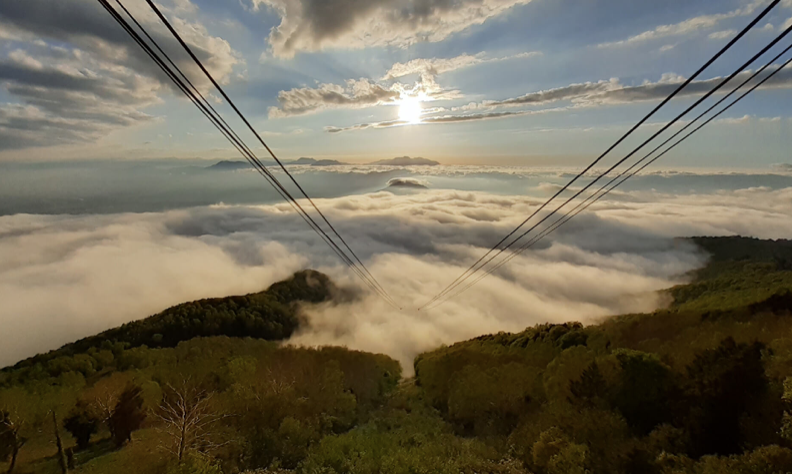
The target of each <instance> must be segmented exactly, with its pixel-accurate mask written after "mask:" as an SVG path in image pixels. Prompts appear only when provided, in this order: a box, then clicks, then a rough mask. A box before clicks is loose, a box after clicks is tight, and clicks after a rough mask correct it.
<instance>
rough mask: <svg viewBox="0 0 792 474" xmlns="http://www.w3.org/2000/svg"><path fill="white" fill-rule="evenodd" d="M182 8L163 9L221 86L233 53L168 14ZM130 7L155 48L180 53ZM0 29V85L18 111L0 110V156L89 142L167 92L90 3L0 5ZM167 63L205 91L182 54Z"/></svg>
mask: <svg viewBox="0 0 792 474" xmlns="http://www.w3.org/2000/svg"><path fill="white" fill-rule="evenodd" d="M190 5H191V4H190V3H189V2H184V1H180V2H176V5H175V6H174V5H173V4H171V3H166V5H165V6H164V8H165V9H166V11H167V13H168V14H169V15H170V16H171V18H172V20H173V22H174V24H175V26H176V27H177V28H178V29H179V30H180V31H181V32H182V34H183V35H184V37H185V40H186V41H187V42H188V43H189V44H190V45H191V47H192V48H193V49H194V50H195V51H196V54H197V55H198V56H199V57H201V58H202V60H203V61H204V62H205V64H206V65H207V67H208V68H209V69H210V70H211V71H212V72H213V73H214V74H215V75H216V76H217V77H219V78H220V80H221V81H227V80H228V78H229V77H230V74H231V72H232V69H233V67H234V65H235V64H237V63H239V62H240V60H239V59H238V55H237V54H236V53H234V51H233V50H232V49H231V47H230V45H229V44H228V43H227V42H225V41H224V40H222V39H220V38H216V37H212V36H209V35H208V34H207V33H206V31H205V29H203V27H202V26H201V25H200V24H197V23H194V22H188V21H186V20H183V19H181V18H179V17H178V16H174V13H175V12H185V8H186V9H187V10H189V8H187V7H188V6H190ZM132 6H133V7H134V8H131V9H132V11H133V13H134V14H135V15H136V16H137V17H138V19H139V20H140V21H141V22H142V23H143V24H144V25H146V26H147V27H148V28H149V29H150V33H151V34H152V36H153V37H154V38H155V39H156V40H157V41H158V42H159V43H160V45H161V46H162V47H163V48H165V49H166V50H167V51H171V52H174V51H179V50H180V46H179V45H178V43H177V42H176V40H175V39H174V38H172V37H171V36H170V35H169V34H168V33H167V31H165V30H164V29H163V28H162V27H161V26H158V22H157V21H156V18H155V17H154V15H153V13H152V12H150V11H148V10H147V9H144V8H143V6H142V5H138V4H134V5H132ZM132 6H130V7H132ZM0 29H4V30H5V31H6V36H7V37H8V38H7V39H8V40H9V42H10V43H11V44H13V45H14V48H15V49H13V50H12V51H11V52H10V53H9V54H8V56H7V57H6V58H4V59H2V58H0V84H2V85H3V86H4V87H5V88H6V90H7V91H8V92H9V94H10V95H11V96H12V97H14V98H15V99H16V100H17V101H19V102H20V103H22V104H24V105H25V107H20V106H17V105H11V104H5V105H0V109H2V110H0V136H2V137H5V138H7V139H4V140H2V141H0V143H1V144H0V150H1V149H9V148H26V147H31V146H49V145H57V144H70V143H78V142H85V141H93V140H96V139H97V138H99V137H101V136H103V135H105V134H107V133H108V132H109V131H111V130H113V129H115V128H118V127H125V126H130V125H135V124H137V123H141V122H144V121H147V120H150V119H151V117H150V116H149V115H147V114H145V113H144V112H142V109H144V108H146V107H148V106H150V105H152V104H154V103H156V102H157V101H158V94H159V93H160V92H161V91H162V90H163V89H165V90H173V91H175V89H173V86H172V85H171V84H170V83H169V81H168V79H167V78H166V77H165V76H164V75H163V73H162V72H161V71H160V70H159V69H158V68H157V66H156V65H155V64H154V63H153V62H152V61H151V60H150V59H149V58H148V56H147V55H146V54H145V53H144V52H143V50H141V49H140V48H139V47H138V46H137V45H135V44H134V43H132V41H131V40H130V38H129V37H128V36H127V34H126V33H125V32H124V31H123V30H122V29H121V28H120V27H119V26H118V25H117V24H116V23H115V22H114V21H112V19H111V18H110V16H109V15H108V14H107V12H106V11H104V9H102V8H101V6H100V5H99V4H98V2H95V1H92V0H63V1H58V2H49V1H45V0H8V1H5V2H2V3H0ZM173 58H174V59H175V60H176V62H177V64H179V66H180V67H181V68H182V69H183V70H185V71H186V72H188V73H190V75H191V76H192V77H193V78H194V83H195V84H197V85H198V86H199V87H202V88H204V89H206V87H207V86H208V81H207V80H205V79H202V77H203V76H202V75H201V74H198V73H196V71H197V68H196V67H195V66H194V65H193V64H192V62H191V60H190V59H189V58H188V57H187V56H186V54H173ZM16 131H22V133H20V134H16V135H15V133H16Z"/></svg>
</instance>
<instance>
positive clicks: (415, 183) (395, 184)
mask: <svg viewBox="0 0 792 474" xmlns="http://www.w3.org/2000/svg"><path fill="white" fill-rule="evenodd" d="M387 187H389V188H416V189H428V188H429V182H428V181H426V180H425V179H417V178H391V179H389V180H388V186H387Z"/></svg>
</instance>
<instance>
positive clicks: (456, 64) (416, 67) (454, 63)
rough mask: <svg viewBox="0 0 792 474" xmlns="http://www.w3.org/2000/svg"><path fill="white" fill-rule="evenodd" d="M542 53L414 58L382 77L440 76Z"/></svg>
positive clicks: (384, 78)
mask: <svg viewBox="0 0 792 474" xmlns="http://www.w3.org/2000/svg"><path fill="white" fill-rule="evenodd" d="M541 55H542V53H540V52H538V51H530V52H524V53H519V54H515V55H512V56H505V57H500V58H487V57H486V53H479V54H476V55H475V56H471V55H469V54H462V55H459V56H455V57H453V58H431V59H425V58H419V59H412V60H410V61H408V62H406V63H396V64H394V65H393V66H391V68H390V69H389V70H388V72H387V73H385V75H384V76H383V77H382V80H383V81H387V80H389V79H395V78H397V77H403V76H407V75H410V74H421V75H430V76H438V75H440V74H443V73H446V72H449V71H454V70H457V69H462V68H465V67H468V66H474V65H476V64H482V63H488V62H497V61H508V60H510V59H524V58H531V57H536V56H541Z"/></svg>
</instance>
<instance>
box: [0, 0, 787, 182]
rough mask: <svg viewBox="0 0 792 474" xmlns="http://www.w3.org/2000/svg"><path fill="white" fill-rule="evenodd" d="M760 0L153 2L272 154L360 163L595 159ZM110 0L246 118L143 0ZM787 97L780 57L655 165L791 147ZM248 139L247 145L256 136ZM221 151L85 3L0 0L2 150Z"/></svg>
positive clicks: (756, 43) (780, 25)
mask: <svg viewBox="0 0 792 474" xmlns="http://www.w3.org/2000/svg"><path fill="white" fill-rule="evenodd" d="M767 4H769V1H768V0H717V1H715V0H668V1H663V2H635V1H631V0H587V1H582V0H456V1H450V0H233V1H216V0H163V1H162V2H160V3H159V5H160V6H161V7H162V9H163V12H164V13H165V15H166V16H167V17H168V18H170V19H171V21H172V22H173V24H174V26H175V27H176V28H177V30H179V31H180V33H181V34H182V35H183V36H184V37H185V40H186V41H187V42H188V43H189V44H190V45H191V46H192V47H193V48H195V49H196V51H198V53H199V55H200V56H201V57H202V59H203V61H204V62H205V63H206V65H207V66H208V68H209V69H210V70H211V71H212V73H213V74H214V75H215V76H216V77H217V78H218V79H219V80H220V81H221V83H222V84H223V85H224V87H225V88H226V90H227V92H228V94H229V96H230V97H231V98H232V99H233V100H234V101H235V102H236V103H237V104H238V105H239V106H240V108H241V109H242V111H243V112H244V113H245V115H246V116H247V117H248V118H249V119H250V120H251V122H252V124H253V125H254V127H255V128H256V130H258V131H260V132H261V134H262V136H263V138H264V139H265V140H266V141H267V142H268V144H269V145H270V146H271V147H272V148H273V149H274V150H275V151H276V153H278V154H279V155H280V156H281V157H283V158H299V157H302V156H307V157H314V158H319V159H322V158H327V159H339V160H342V161H345V162H352V163H363V162H367V161H371V160H373V159H379V158H390V157H393V156H403V155H409V156H422V157H426V158H430V159H435V160H437V161H440V162H441V163H444V164H466V165H512V166H580V165H582V164H585V163H586V162H588V161H590V160H591V159H592V158H593V157H595V156H596V155H598V154H599V152H601V151H603V150H604V149H605V148H607V146H608V145H610V144H611V143H612V142H613V141H614V140H615V139H616V138H618V136H619V135H620V134H621V133H623V132H624V131H626V130H627V129H628V128H629V127H630V126H631V125H632V124H633V123H635V122H636V121H637V120H638V119H639V118H641V117H642V116H643V115H644V114H645V113H647V112H648V111H649V110H651V108H652V107H653V106H654V105H656V103H658V102H659V101H660V100H661V99H662V98H663V97H665V96H666V95H667V94H668V93H669V92H670V91H671V90H672V89H673V88H674V87H675V85H677V84H678V83H679V82H680V81H683V80H684V78H686V77H688V76H689V75H690V74H692V73H693V72H694V71H695V70H696V69H697V68H698V67H699V66H700V65H701V64H703V63H704V62H705V61H706V60H707V59H708V58H709V57H710V56H711V55H712V54H714V53H715V52H716V51H717V50H718V49H720V48H721V47H722V46H723V45H724V44H725V43H726V42H727V41H728V40H729V39H730V38H731V37H733V36H734V35H735V34H736V32H737V31H739V30H741V29H742V28H743V27H744V26H745V25H747V24H748V22H749V21H750V20H751V19H752V18H753V16H755V15H756V14H758V13H759V11H761V9H763V8H764V7H765V6H766V5H767ZM114 5H116V6H117V4H114ZM124 5H125V6H126V7H128V8H129V9H130V11H131V12H132V13H133V14H134V15H135V16H136V18H138V19H139V20H140V21H141V23H142V24H143V25H144V26H145V27H146V28H147V30H148V31H150V32H151V34H152V35H153V36H154V38H155V39H157V40H158V42H160V44H161V45H162V47H163V48H164V49H165V50H166V51H167V52H168V53H169V54H171V55H172V57H173V58H174V60H175V61H176V62H177V64H179V65H180V66H181V67H183V68H184V69H185V71H186V72H187V74H188V75H189V76H190V78H191V79H192V80H193V81H194V82H195V83H196V84H197V85H198V87H199V88H201V90H202V91H203V92H204V93H206V94H207V95H208V96H209V97H210V99H211V100H213V101H215V103H216V104H217V106H218V108H219V110H221V111H222V112H223V113H224V114H225V116H226V117H227V118H228V119H229V120H230V121H231V123H232V124H233V125H234V127H235V128H237V129H238V130H241V129H242V124H241V123H240V122H239V121H238V120H236V117H232V114H231V110H230V109H229V108H228V104H226V103H224V101H223V100H221V99H220V97H219V94H218V93H217V91H215V90H213V89H212V88H211V87H210V84H209V83H208V81H207V80H206V79H205V78H204V77H202V76H201V75H200V72H199V71H198V70H197V68H195V67H194V65H193V64H192V63H191V62H190V60H189V58H188V57H187V56H186V55H185V54H184V52H183V51H182V50H181V49H180V48H179V46H178V44H177V43H176V42H175V41H174V39H173V38H172V37H171V36H170V35H169V33H168V32H167V30H165V29H164V27H163V25H162V24H161V23H160V22H159V21H158V19H157V18H156V16H155V15H154V14H153V13H152V11H151V10H150V9H148V7H147V5H146V3H145V1H144V0H125V1H124ZM790 22H792V1H790V0H784V1H783V2H782V5H781V6H780V7H778V8H777V9H776V10H774V11H773V12H772V13H771V14H770V15H768V16H767V17H766V18H765V19H764V20H763V21H762V22H761V23H760V24H759V25H757V27H756V28H755V30H754V31H752V32H751V33H750V34H748V35H747V36H746V37H745V38H744V39H743V40H741V41H740V42H739V43H738V44H737V46H735V48H733V50H731V51H730V52H729V53H727V54H726V55H724V57H722V58H721V60H719V61H718V62H716V63H715V64H713V66H712V67H711V68H709V69H708V70H707V71H705V72H704V73H703V75H702V76H701V77H700V79H701V82H699V83H696V84H694V87H692V88H691V89H690V90H691V92H690V93H689V94H682V97H680V98H679V99H678V100H675V101H674V102H672V103H671V104H670V106H669V107H667V108H666V109H664V110H663V111H662V112H661V113H659V114H658V115H657V116H655V117H654V118H653V119H651V120H650V123H649V124H648V126H647V127H646V128H645V129H642V130H640V131H639V133H638V134H637V135H636V140H638V139H640V138H641V137H645V136H648V135H649V134H650V133H652V132H654V131H655V130H657V128H658V124H662V123H664V122H665V121H667V120H669V119H670V118H671V117H673V116H674V115H675V114H676V113H678V112H679V111H680V110H682V109H683V107H686V106H687V105H689V104H690V103H691V102H692V101H693V100H694V99H696V98H698V96H700V95H701V94H702V91H703V90H706V88H707V87H708V86H709V87H711V85H712V84H714V82H715V81H713V79H716V78H718V77H721V76H724V75H728V74H729V73H730V72H731V71H732V70H733V69H734V68H735V67H737V66H738V65H739V64H741V63H742V62H744V61H745V60H746V59H747V58H749V57H750V56H751V55H752V54H754V53H755V52H756V51H758V50H759V49H760V48H761V47H762V46H764V45H765V44H766V43H767V42H769V41H770V40H771V39H772V38H774V37H775V35H777V34H779V33H780V32H781V31H782V30H783V29H784V28H785V27H787V26H789V25H790ZM785 41H787V42H788V41H789V40H785ZM785 41H782V42H781V43H780V44H779V46H778V48H777V49H774V50H773V51H771V52H770V53H768V56H767V58H765V61H767V60H768V59H769V58H770V57H772V56H771V55H774V54H775V52H778V51H780V49H781V48H783V47H785V46H786V45H787V42H785ZM785 58H786V57H784V58H783V59H785ZM761 64H763V63H759V64H758V65H754V66H753V68H754V69H755V68H757V67H759V65H761ZM790 100H792V71H786V70H785V71H782V72H781V73H779V74H778V76H777V77H776V78H775V79H774V80H773V82H772V83H768V86H767V87H766V88H765V89H764V90H759V91H757V92H756V93H755V94H752V95H751V96H749V98H748V99H747V100H745V101H744V102H743V103H741V104H739V105H738V106H736V107H735V108H734V109H733V110H730V111H729V112H728V113H727V114H725V115H724V116H722V117H721V119H719V120H718V121H716V122H714V123H713V124H711V125H710V126H709V127H708V128H706V129H704V130H703V131H702V132H701V133H699V134H697V135H696V136H695V137H694V138H692V139H691V140H689V141H688V142H686V143H685V145H684V154H681V153H674V154H671V155H670V156H668V157H667V158H666V159H665V162H666V163H667V164H668V165H669V166H675V167H742V168H767V167H769V166H771V165H774V164H778V163H788V162H789V161H790V157H789V152H788V150H789V149H792V138H790V137H791V136H792V133H790V132H792V114H791V113H790V108H789V107H788V104H789V103H790ZM231 119H233V120H231ZM243 137H245V139H246V140H247V141H248V142H249V143H252V136H249V135H248V134H244V135H243ZM630 143H633V142H630ZM625 146H626V145H625ZM625 150H626V148H625ZM234 153H235V152H234V150H233V149H231V148H230V146H229V145H228V143H227V142H224V139H223V138H222V137H221V136H220V135H219V133H218V132H217V131H216V130H215V129H214V128H213V127H212V126H211V125H210V124H209V123H208V122H207V121H206V119H205V118H204V117H203V116H201V115H200V114H199V113H198V111H197V109H195V108H194V106H193V105H192V104H191V103H190V102H188V101H187V100H186V99H184V98H182V97H180V96H179V93H178V91H177V90H176V89H175V88H174V87H173V86H172V85H169V83H168V81H167V79H166V78H165V77H164V76H163V75H162V74H161V72H159V71H158V70H157V69H156V67H155V66H154V64H153V62H152V61H151V60H150V59H149V58H148V57H146V56H145V55H144V54H143V52H142V51H141V50H140V49H139V48H138V47H137V46H136V45H134V44H133V43H132V42H131V40H130V39H129V38H128V37H127V36H126V34H125V33H124V32H123V31H122V30H121V29H120V27H119V26H118V25H117V24H116V23H115V22H113V21H112V19H111V18H110V16H109V15H108V14H107V12H105V11H104V10H103V9H102V8H101V7H100V5H99V3H98V2H97V1H94V0H61V1H58V2H51V1H47V0H5V1H3V2H2V4H0V160H2V161H6V162H8V161H17V162H19V161H54V160H85V159H103V160H129V159H161V158H191V159H194V158H204V159H215V158H217V159H219V158H232V157H234Z"/></svg>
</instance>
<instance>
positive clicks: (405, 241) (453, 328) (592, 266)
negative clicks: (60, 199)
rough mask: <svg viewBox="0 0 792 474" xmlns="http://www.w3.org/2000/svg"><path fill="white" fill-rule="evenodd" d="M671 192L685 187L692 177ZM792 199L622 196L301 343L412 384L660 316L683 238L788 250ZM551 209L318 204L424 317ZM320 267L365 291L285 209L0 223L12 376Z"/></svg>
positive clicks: (447, 195)
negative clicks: (654, 313)
mask: <svg viewBox="0 0 792 474" xmlns="http://www.w3.org/2000/svg"><path fill="white" fill-rule="evenodd" d="M440 171H442V170H439V171H437V172H440ZM666 179H667V180H675V179H680V180H683V181H680V182H679V183H680V185H683V186H687V181H684V180H685V179H688V177H687V176H683V175H670V176H669V177H668V178H666ZM674 182H675V181H674ZM692 188H695V187H692ZM688 189H690V188H688ZM791 190H792V188H787V189H779V190H770V189H767V188H747V189H741V190H737V191H734V190H729V191H716V192H712V193H709V194H693V195H690V194H682V193H678V192H669V193H667V194H659V193H656V192H650V191H643V192H622V193H620V194H618V195H615V196H614V197H613V198H611V199H610V200H604V201H601V202H599V203H597V204H596V205H595V206H593V207H592V208H591V212H587V213H585V214H581V215H580V216H578V218H576V219H575V220H573V221H571V222H570V223H569V225H568V226H566V227H563V228H562V229H561V230H559V231H558V232H557V233H556V234H554V236H553V238H552V239H551V240H552V241H548V242H546V243H544V244H540V245H538V246H537V247H535V248H534V249H533V250H532V251H529V252H526V253H525V254H524V255H523V256H521V257H519V258H518V259H517V260H516V261H515V262H514V264H512V265H509V266H507V267H504V269H503V270H502V271H501V272H499V273H498V276H495V277H491V278H488V279H486V280H484V281H483V282H482V283H481V284H479V285H477V286H475V287H473V288H472V289H471V290H470V291H469V292H468V293H465V294H463V295H461V296H460V297H459V298H458V299H455V300H452V301H450V302H449V303H448V304H446V305H444V306H441V307H439V308H437V309H435V310H432V311H430V312H426V313H423V312H422V313H417V312H415V311H414V310H412V309H407V310H405V311H395V310H393V309H392V308H390V307H389V306H388V305H387V304H386V303H384V302H383V301H382V300H380V299H378V298H377V297H376V296H374V295H369V294H364V296H363V297H362V299H361V300H358V301H356V302H353V303H350V304H342V305H339V306H334V307H325V306H321V307H315V308H310V309H308V310H307V311H308V313H307V314H308V317H309V321H310V326H308V327H307V328H306V329H305V330H304V331H303V332H302V333H301V334H300V335H298V336H297V337H295V338H294V339H293V341H292V342H294V343H299V344H344V345H347V346H349V347H352V348H355V349H363V350H371V351H376V352H385V353H388V354H390V355H392V356H394V357H397V358H399V359H400V360H401V361H402V362H403V363H405V364H406V367H405V369H406V370H407V371H409V370H410V365H409V364H410V362H411V359H412V357H414V356H415V355H416V354H417V353H419V352H421V351H424V350H428V349H431V348H433V347H436V346H437V345H439V344H442V343H453V342H455V341H458V340H461V339H465V338H469V337H473V336H477V335H480V334H483V333H490V332H495V331H499V330H509V331H517V330H521V329H523V328H525V327H526V326H530V325H533V324H537V323H540V322H546V321H551V322H562V321H568V320H582V321H592V320H593V319H594V318H597V317H600V316H604V315H607V314H614V313H622V312H629V311H649V310H652V309H654V308H656V307H657V306H658V305H660V304H662V301H661V300H660V299H659V297H658V296H657V294H656V293H655V291H656V290H659V289H662V288H666V287H668V286H670V285H673V284H675V283H678V282H680V281H682V279H683V278H684V277H683V276H682V275H684V274H685V272H687V271H689V270H691V269H692V268H695V267H696V266H698V265H700V264H701V261H702V259H701V256H700V255H699V254H698V253H696V252H695V251H693V250H692V249H691V248H689V247H685V246H679V245H678V244H676V243H674V242H673V241H672V237H676V236H686V235H702V234H706V235H728V234H735V233H737V234H744V235H756V236H758V237H764V238H780V237H784V236H788V235H789V234H790V233H792V193H791V192H790V191H791ZM538 202H539V199H537V198H535V197H526V196H502V195H491V194H486V193H479V192H460V191H441V190H426V191H421V192H416V193H410V194H408V195H394V194H392V193H389V192H379V193H374V194H368V195H356V196H349V197H344V198H338V199H320V200H318V201H317V204H318V205H319V206H320V207H321V208H322V209H323V210H324V211H325V213H326V214H327V215H328V217H329V218H330V219H331V220H332V221H333V222H334V224H335V225H336V228H338V229H339V231H340V232H341V233H342V234H344V235H346V236H348V237H349V243H350V245H351V246H352V247H353V248H355V250H356V251H357V252H358V254H359V255H360V256H361V258H363V259H364V261H365V262H366V264H367V266H368V267H369V269H370V270H371V271H372V273H373V274H374V275H375V276H376V277H377V278H378V280H379V281H380V282H381V283H382V285H383V286H384V287H385V288H386V289H387V290H388V291H389V292H390V293H391V295H392V296H393V297H394V298H395V299H397V300H398V301H400V302H402V304H403V305H404V306H405V308H415V307H417V306H419V305H421V304H423V303H424V302H426V301H427V300H428V298H430V297H431V296H433V295H434V294H435V293H436V292H438V291H440V290H441V289H442V288H443V286H445V285H446V284H447V283H449V282H450V281H451V280H453V279H454V278H455V277H456V276H457V275H458V274H459V273H460V272H461V271H462V270H463V269H464V268H465V267H466V266H467V265H468V264H470V263H471V262H472V261H474V260H475V259H476V258H478V256H480V255H481V253H482V252H483V249H484V248H488V247H489V246H490V245H492V243H493V242H495V241H497V239H498V238H499V237H500V236H502V235H503V234H504V233H505V232H506V231H507V230H509V229H510V228H512V227H513V226H514V225H516V223H517V222H519V221H520V220H522V219H523V218H524V216H526V215H527V214H528V213H529V212H530V211H531V210H533V209H534V208H535V206H536V204H537V203H538ZM736 216H739V219H738V218H736ZM309 266H310V267H314V268H317V269H319V270H321V271H325V272H328V273H329V274H331V276H332V277H333V278H334V279H335V280H336V281H338V282H339V283H340V284H342V285H350V286H358V285H359V283H357V281H356V280H355V279H354V277H353V276H351V275H350V274H349V273H348V272H347V271H345V270H343V269H342V268H341V267H340V266H339V264H338V263H337V262H336V261H335V260H334V259H333V258H332V255H330V254H329V252H328V251H327V249H326V248H325V246H324V244H323V243H322V242H321V241H320V240H319V239H318V237H316V236H315V235H314V234H313V233H312V232H311V231H310V230H308V229H307V228H305V226H304V224H303V223H302V222H301V220H300V219H299V218H297V217H296V216H295V215H294V214H293V213H291V212H290V211H289V207H288V205H286V204H279V205H275V206H260V207H247V206H213V207H208V208H193V209H189V210H182V211H171V212H165V213H149V214H118V215H107V216H34V215H15V216H5V217H0V301H3V305H2V306H0V322H2V324H3V328H4V331H3V332H2V333H0V364H5V363H11V362H13V361H14V360H16V359H18V358H20V357H24V356H29V355H32V354H33V353H34V352H37V351H42V350H46V349H51V348H54V347H57V346H58V345H60V344H62V343H66V342H69V341H71V340H74V339H76V338H78V337H81V336H85V335H87V334H91V333H95V332H97V331H100V330H102V329H105V328H108V327H112V326H115V325H118V324H120V323H122V322H125V321H129V320H132V319H137V318H141V317H145V316H147V315H149V314H152V313H154V312H157V311H160V310H162V309H164V308H166V307H168V306H170V305H173V304H176V303H179V302H182V301H186V300H190V299H196V298H202V297H210V296H222V295H228V294H241V293H245V292H251V291H257V290H260V289H262V288H264V287H266V286H267V285H268V284H269V283H271V282H273V281H275V280H277V279H280V278H283V277H285V276H287V275H288V274H289V273H290V272H292V271H294V270H297V269H300V268H303V267H309ZM526 308H529V309H528V310H526ZM20 335H23V337H22V336H20Z"/></svg>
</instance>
